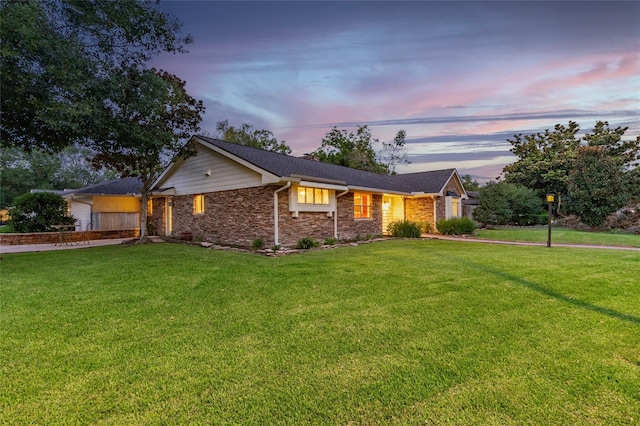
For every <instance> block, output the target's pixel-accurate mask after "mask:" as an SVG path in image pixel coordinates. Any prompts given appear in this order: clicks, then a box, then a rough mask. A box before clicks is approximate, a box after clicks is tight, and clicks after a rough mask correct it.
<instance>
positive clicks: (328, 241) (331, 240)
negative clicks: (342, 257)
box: [324, 238, 337, 246]
mask: <svg viewBox="0 0 640 426" xmlns="http://www.w3.org/2000/svg"><path fill="white" fill-rule="evenodd" d="M336 241H337V240H336V239H335V238H327V239H326V240H324V245H325V246H332V245H334V244H335V243H336Z"/></svg>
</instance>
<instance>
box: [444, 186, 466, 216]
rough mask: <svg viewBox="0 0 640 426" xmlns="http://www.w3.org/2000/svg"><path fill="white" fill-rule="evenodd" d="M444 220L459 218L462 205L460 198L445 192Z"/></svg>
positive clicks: (453, 193)
mask: <svg viewBox="0 0 640 426" xmlns="http://www.w3.org/2000/svg"><path fill="white" fill-rule="evenodd" d="M445 200H446V209H445V210H446V211H445V215H446V218H447V219H449V218H452V217H460V216H462V208H461V207H462V205H461V203H460V196H459V195H458V194H456V193H455V192H447V196H446V199H445Z"/></svg>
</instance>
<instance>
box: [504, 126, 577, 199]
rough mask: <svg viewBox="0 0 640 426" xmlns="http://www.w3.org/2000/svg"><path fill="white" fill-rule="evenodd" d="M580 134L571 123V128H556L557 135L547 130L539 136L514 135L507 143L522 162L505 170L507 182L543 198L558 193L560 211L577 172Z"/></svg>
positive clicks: (538, 134)
mask: <svg viewBox="0 0 640 426" xmlns="http://www.w3.org/2000/svg"><path fill="white" fill-rule="evenodd" d="M579 130H580V127H579V126H578V124H577V123H575V122H573V121H570V122H569V125H568V126H567V127H565V126H563V125H561V124H556V126H555V128H554V131H553V132H550V131H549V130H548V129H547V130H545V132H544V134H542V133H536V134H533V135H526V136H524V138H523V137H522V134H519V135H514V139H512V140H511V139H507V141H508V142H509V143H511V145H512V148H511V152H512V153H514V154H515V155H516V156H517V157H518V158H519V159H518V161H516V162H515V163H513V164H510V165H508V166H506V167H504V169H503V172H504V175H505V176H504V181H505V182H508V183H516V184H520V185H524V186H526V187H527V188H530V189H533V190H535V191H536V192H537V193H538V196H539V197H544V195H545V194H550V193H554V194H556V198H557V200H558V210H560V209H561V207H562V202H563V199H564V197H565V196H566V194H567V180H568V175H569V171H570V170H571V169H572V168H573V164H574V160H575V157H576V155H577V149H578V147H579V146H580V140H579V139H578V138H576V133H578V131H579Z"/></svg>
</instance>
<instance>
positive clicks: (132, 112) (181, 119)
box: [91, 69, 204, 242]
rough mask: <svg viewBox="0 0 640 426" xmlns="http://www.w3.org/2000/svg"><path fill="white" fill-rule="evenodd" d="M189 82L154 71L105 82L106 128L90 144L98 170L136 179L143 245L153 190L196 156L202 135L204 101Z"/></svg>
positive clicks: (103, 117)
mask: <svg viewBox="0 0 640 426" xmlns="http://www.w3.org/2000/svg"><path fill="white" fill-rule="evenodd" d="M184 86H185V82H184V81H182V80H180V79H179V78H178V77H176V76H174V75H171V74H169V73H167V72H164V71H157V70H155V69H151V70H144V71H138V70H135V69H129V70H127V71H125V72H122V73H121V74H119V75H115V74H114V75H111V76H109V78H108V79H106V80H105V81H104V82H103V87H104V90H105V91H106V92H108V93H105V98H106V99H109V102H108V103H105V104H104V106H103V109H102V110H101V111H100V114H99V116H98V117H97V118H96V119H97V120H99V121H100V122H101V123H103V124H104V125H103V126H102V129H103V131H102V133H101V134H98V135H96V138H95V139H94V140H92V141H91V144H92V149H93V150H94V151H95V152H96V153H97V154H96V155H95V156H94V158H93V160H92V162H93V164H94V166H95V167H103V166H104V167H108V168H111V169H113V170H117V171H118V172H119V173H120V174H121V176H123V177H127V176H137V177H139V178H140V179H141V181H142V188H140V193H141V196H142V200H141V210H142V211H141V223H140V241H141V242H144V241H145V240H146V239H147V225H146V223H147V200H148V198H149V195H150V191H151V185H152V184H153V181H154V180H155V179H156V178H157V177H158V175H159V173H160V172H161V171H162V170H163V169H164V167H165V166H166V164H167V163H168V162H169V161H173V160H177V159H179V158H186V157H188V156H190V155H193V154H195V151H194V148H193V147H192V146H190V145H189V144H185V141H186V140H187V139H188V138H189V137H190V135H191V133H192V132H196V131H198V130H199V123H200V121H201V120H202V117H201V114H202V113H203V112H204V106H203V105H202V101H196V100H195V99H193V98H192V97H191V96H189V95H188V94H187V92H186V90H185V88H184Z"/></svg>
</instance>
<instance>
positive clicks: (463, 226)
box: [436, 217, 477, 235]
mask: <svg viewBox="0 0 640 426" xmlns="http://www.w3.org/2000/svg"><path fill="white" fill-rule="evenodd" d="M436 228H438V231H440V233H441V234H444V235H471V234H473V233H474V231H475V230H476V228H477V226H476V223H475V222H474V221H473V219H470V218H468V217H452V218H450V219H440V220H439V221H438V222H436Z"/></svg>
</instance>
